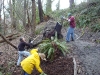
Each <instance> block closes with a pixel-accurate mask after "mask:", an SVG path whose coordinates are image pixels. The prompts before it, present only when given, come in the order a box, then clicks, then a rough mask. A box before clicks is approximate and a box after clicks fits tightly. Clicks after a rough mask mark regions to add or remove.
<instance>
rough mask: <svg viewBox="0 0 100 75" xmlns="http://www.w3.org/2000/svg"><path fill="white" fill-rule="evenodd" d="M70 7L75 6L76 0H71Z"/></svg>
mask: <svg viewBox="0 0 100 75" xmlns="http://www.w3.org/2000/svg"><path fill="white" fill-rule="evenodd" d="M69 3H70V8H73V7H74V6H75V3H74V0H69Z"/></svg>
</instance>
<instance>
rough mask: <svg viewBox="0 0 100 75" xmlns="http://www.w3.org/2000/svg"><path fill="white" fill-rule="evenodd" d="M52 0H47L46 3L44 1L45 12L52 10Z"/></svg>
mask: <svg viewBox="0 0 100 75" xmlns="http://www.w3.org/2000/svg"><path fill="white" fill-rule="evenodd" d="M51 6H52V0H47V3H46V13H49V12H51V11H52V8H51Z"/></svg>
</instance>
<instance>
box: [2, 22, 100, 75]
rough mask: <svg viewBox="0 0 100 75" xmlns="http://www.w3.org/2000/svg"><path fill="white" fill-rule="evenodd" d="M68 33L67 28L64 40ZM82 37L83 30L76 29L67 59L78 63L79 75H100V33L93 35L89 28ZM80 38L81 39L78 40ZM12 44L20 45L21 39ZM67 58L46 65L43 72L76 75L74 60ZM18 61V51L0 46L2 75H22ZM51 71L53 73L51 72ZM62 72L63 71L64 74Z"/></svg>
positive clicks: (6, 46)
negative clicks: (74, 72) (17, 65)
mask: <svg viewBox="0 0 100 75" xmlns="http://www.w3.org/2000/svg"><path fill="white" fill-rule="evenodd" d="M44 24H45V23H42V25H41V24H40V25H38V26H37V28H41V26H44ZM66 31H67V29H66V28H62V34H63V36H64V38H63V39H64V40H65V36H66ZM81 35H82V30H81V29H78V28H76V29H75V38H76V39H75V41H71V42H69V43H66V44H67V45H68V46H69V48H70V49H69V50H70V53H69V54H68V55H67V57H72V58H75V60H76V62H77V75H100V60H99V58H100V44H99V43H100V32H97V33H93V32H90V30H89V29H88V28H87V29H85V30H84V35H82V36H81ZM79 36H81V37H80V38H78V37H79ZM11 42H12V43H13V44H15V45H18V43H19V38H17V39H15V40H13V41H11ZM67 57H66V58H60V60H59V59H57V60H55V61H53V63H52V62H51V63H49V64H48V63H45V65H42V68H43V70H46V73H47V70H48V71H49V73H50V75H54V74H53V72H54V71H53V70H56V73H57V74H56V73H55V75H74V74H73V73H72V72H73V61H72V58H67ZM17 59H18V53H17V50H15V49H14V48H12V47H11V46H9V45H8V44H6V43H2V44H0V73H1V72H3V74H2V75H22V71H21V67H19V68H18V67H16V62H17ZM65 60H66V61H65ZM60 61H63V62H60ZM67 61H68V62H67ZM57 62H58V63H57ZM54 63H55V64H54ZM68 63H69V64H68ZM42 64H44V63H42ZM56 65H59V66H56ZM44 66H45V68H44ZM46 66H47V67H48V69H47V68H46ZM54 66H55V67H54ZM64 67H66V68H69V69H66V68H64ZM51 68H52V69H51ZM59 68H61V69H59ZM50 70H51V71H52V72H50ZM57 70H58V71H57ZM61 70H63V72H62V71H61ZM65 71H66V72H65ZM61 72H62V73H61ZM64 72H65V73H64ZM68 72H69V73H68ZM11 73H13V74H11ZM67 73H68V74H67ZM32 75H38V74H32ZM48 75H49V74H48Z"/></svg>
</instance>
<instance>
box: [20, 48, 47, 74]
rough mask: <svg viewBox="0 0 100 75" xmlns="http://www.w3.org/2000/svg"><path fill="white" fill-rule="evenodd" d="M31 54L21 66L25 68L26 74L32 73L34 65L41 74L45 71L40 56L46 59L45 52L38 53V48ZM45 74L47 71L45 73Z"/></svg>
mask: <svg viewBox="0 0 100 75" xmlns="http://www.w3.org/2000/svg"><path fill="white" fill-rule="evenodd" d="M30 53H31V55H30V56H28V57H27V58H25V59H24V60H23V61H22V62H21V67H22V69H23V70H24V75H30V74H31V73H32V71H33V69H34V67H35V68H36V69H37V70H38V72H39V73H40V74H42V73H44V72H43V71H42V69H41V67H40V58H41V59H42V60H46V58H45V54H44V53H38V49H32V50H31V51H30ZM44 74H45V73H44Z"/></svg>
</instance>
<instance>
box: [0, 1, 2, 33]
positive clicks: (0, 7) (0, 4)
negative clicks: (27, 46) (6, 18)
mask: <svg viewBox="0 0 100 75" xmlns="http://www.w3.org/2000/svg"><path fill="white" fill-rule="evenodd" d="M1 11H2V0H0V31H2V30H1V29H2V25H1Z"/></svg>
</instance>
